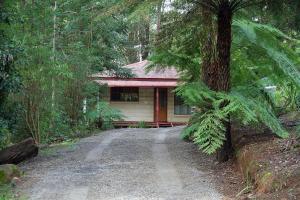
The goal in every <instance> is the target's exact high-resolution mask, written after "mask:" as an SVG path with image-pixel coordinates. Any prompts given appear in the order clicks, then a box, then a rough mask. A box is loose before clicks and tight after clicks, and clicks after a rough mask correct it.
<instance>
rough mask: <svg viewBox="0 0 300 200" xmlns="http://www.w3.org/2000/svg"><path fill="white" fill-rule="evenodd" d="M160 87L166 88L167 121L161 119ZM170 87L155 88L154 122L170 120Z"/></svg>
mask: <svg viewBox="0 0 300 200" xmlns="http://www.w3.org/2000/svg"><path fill="white" fill-rule="evenodd" d="M160 89H164V90H166V121H160V120H159V113H160V112H161V110H160V96H159V95H160V92H159V91H160ZM168 91H169V90H168V88H154V106H153V107H154V122H168V99H169V98H168Z"/></svg>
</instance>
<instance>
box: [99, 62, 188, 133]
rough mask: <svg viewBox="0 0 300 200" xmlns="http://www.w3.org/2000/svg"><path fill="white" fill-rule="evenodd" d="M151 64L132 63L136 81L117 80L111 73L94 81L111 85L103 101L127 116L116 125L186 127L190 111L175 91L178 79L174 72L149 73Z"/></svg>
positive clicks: (171, 70) (159, 71) (127, 79)
mask: <svg viewBox="0 0 300 200" xmlns="http://www.w3.org/2000/svg"><path fill="white" fill-rule="evenodd" d="M148 65H149V61H147V60H145V61H142V62H138V63H133V64H130V65H127V66H124V68H128V69H130V70H131V71H132V73H133V74H134V77H133V78H126V79H125V78H117V77H115V76H113V75H109V74H96V75H94V76H93V78H94V80H95V81H96V82H98V83H99V84H105V85H107V86H108V90H107V92H106V93H105V94H102V98H103V99H104V100H105V101H107V102H109V103H110V105H111V106H112V107H114V108H117V109H118V110H120V111H121V112H122V114H123V115H124V116H125V119H124V121H119V122H115V124H116V125H119V126H127V125H131V124H137V123H139V122H145V123H147V124H148V126H155V127H159V126H176V125H183V124H186V123H187V122H188V120H189V118H190V114H191V108H190V107H189V106H187V105H185V104H184V103H183V101H182V99H181V98H180V97H178V96H177V95H175V93H174V89H175V88H176V86H177V84H178V79H179V76H178V74H177V72H176V70H175V69H173V68H170V69H165V70H153V71H149V72H147V70H146V67H147V66H148Z"/></svg>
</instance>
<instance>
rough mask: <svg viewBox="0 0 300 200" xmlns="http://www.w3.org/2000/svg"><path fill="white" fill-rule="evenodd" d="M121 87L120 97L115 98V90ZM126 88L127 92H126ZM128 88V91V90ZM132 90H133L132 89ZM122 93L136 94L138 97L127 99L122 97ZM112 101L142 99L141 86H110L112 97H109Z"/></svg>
mask: <svg viewBox="0 0 300 200" xmlns="http://www.w3.org/2000/svg"><path fill="white" fill-rule="evenodd" d="M116 89H119V91H118V92H119V94H118V95H119V96H120V97H119V99H115V98H113V90H116ZM124 90H125V92H124ZM126 90H128V91H126ZM130 90H131V91H130ZM121 93H125V94H126V93H127V94H136V95H137V99H136V100H125V99H122V98H121ZM109 99H110V101H111V102H125V103H130V102H139V101H140V88H139V87H111V88H110V97H109Z"/></svg>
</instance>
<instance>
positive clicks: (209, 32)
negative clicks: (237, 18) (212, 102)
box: [200, 8, 218, 91]
mask: <svg viewBox="0 0 300 200" xmlns="http://www.w3.org/2000/svg"><path fill="white" fill-rule="evenodd" d="M201 13H202V18H203V25H204V27H205V29H204V30H203V33H202V34H201V37H200V38H201V39H202V41H201V43H202V48H201V51H202V52H201V55H202V63H201V80H202V81H203V83H205V84H206V86H207V87H209V88H210V89H211V90H214V91H217V90H218V84H217V81H218V79H217V77H218V69H217V68H218V65H217V59H216V51H215V49H216V48H215V43H216V38H215V35H216V31H215V28H214V21H213V16H212V13H211V12H210V11H209V10H207V9H206V8H203V10H202V12H201Z"/></svg>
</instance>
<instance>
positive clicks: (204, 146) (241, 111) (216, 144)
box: [176, 82, 288, 154]
mask: <svg viewBox="0 0 300 200" xmlns="http://www.w3.org/2000/svg"><path fill="white" fill-rule="evenodd" d="M176 91H177V93H178V94H179V95H181V96H182V97H183V98H184V99H185V100H186V103H187V104H189V105H190V106H193V107H195V108H196V109H195V113H194V114H193V116H192V118H191V120H190V124H191V125H190V126H188V127H187V128H185V130H184V131H183V133H182V138H184V139H188V138H193V141H194V142H195V144H197V145H198V146H199V148H200V149H201V150H203V151H204V152H205V153H208V154H211V153H214V152H215V151H216V150H217V149H218V148H220V147H221V146H222V144H223V142H224V140H225V131H226V128H225V127H224V124H226V123H224V122H226V121H228V120H229V119H228V116H231V117H232V118H235V119H238V120H239V121H240V122H241V123H243V124H244V125H249V124H253V123H262V124H265V125H266V126H267V127H269V128H270V129H271V130H272V131H273V132H274V133H275V134H277V135H278V136H280V137H283V138H285V137H287V136H288V132H287V131H286V130H284V129H283V127H282V126H281V124H280V122H279V120H278V119H277V117H276V115H275V114H274V113H273V111H272V109H271V107H270V106H269V105H268V99H267V98H266V96H265V94H264V93H263V92H261V91H260V90H259V89H257V88H252V89H251V88H250V87H245V88H244V87H239V88H233V90H232V92H230V93H229V94H227V93H222V92H215V91H211V90H209V89H208V88H207V87H206V86H205V85H204V84H202V83H198V82H197V83H189V84H185V85H182V86H181V87H179V88H177V89H176ZM224 105H225V106H224Z"/></svg>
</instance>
